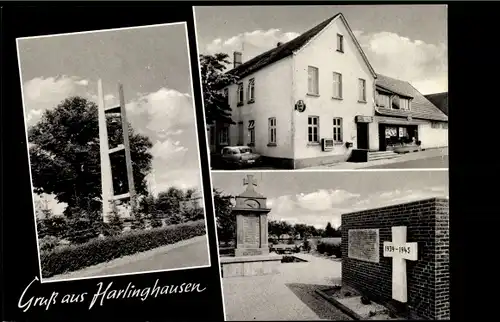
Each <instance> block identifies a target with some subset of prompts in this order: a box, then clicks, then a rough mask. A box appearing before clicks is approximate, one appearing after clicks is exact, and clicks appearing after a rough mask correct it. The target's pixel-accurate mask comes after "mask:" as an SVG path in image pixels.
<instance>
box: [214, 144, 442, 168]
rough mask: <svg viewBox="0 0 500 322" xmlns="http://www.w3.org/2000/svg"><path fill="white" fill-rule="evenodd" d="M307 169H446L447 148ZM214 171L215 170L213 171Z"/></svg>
mask: <svg viewBox="0 0 500 322" xmlns="http://www.w3.org/2000/svg"><path fill="white" fill-rule="evenodd" d="M307 169H317V170H319V169H344V170H353V169H448V148H439V149H429V150H423V151H420V152H413V153H406V154H401V155H399V156H397V157H396V158H391V159H380V160H373V161H369V162H358V163H354V162H341V163H335V164H325V165H320V166H314V167H309V168H307ZM214 170H215V169H214ZM245 170H248V171H252V170H280V169H276V168H272V167H264V166H260V167H251V168H245Z"/></svg>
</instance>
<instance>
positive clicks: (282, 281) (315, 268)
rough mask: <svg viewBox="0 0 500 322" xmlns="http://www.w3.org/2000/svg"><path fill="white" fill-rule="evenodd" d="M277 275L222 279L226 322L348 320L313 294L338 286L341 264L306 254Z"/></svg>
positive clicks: (284, 267)
mask: <svg viewBox="0 0 500 322" xmlns="http://www.w3.org/2000/svg"><path fill="white" fill-rule="evenodd" d="M299 256H300V257H301V258H303V259H306V260H309V262H304V263H283V264H281V266H280V274H277V275H267V276H255V277H229V278H224V279H223V287H224V301H225V310H226V320H233V321H234V320H239V321H248V320H257V321H259V320H261V321H262V320H268V321H272V320H288V321H291V320H350V318H349V317H348V316H346V315H345V314H343V313H342V312H341V311H339V310H338V309H337V308H335V307H334V306H333V305H331V304H330V303H328V302H327V301H325V300H324V299H323V298H321V297H320V296H319V295H317V294H316V293H315V292H314V291H315V290H316V289H318V288H321V287H324V286H327V285H333V284H339V283H340V280H341V274H340V270H341V263H340V261H332V260H328V259H324V258H317V257H314V256H312V255H309V254H300V255H299Z"/></svg>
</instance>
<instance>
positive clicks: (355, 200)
mask: <svg viewBox="0 0 500 322" xmlns="http://www.w3.org/2000/svg"><path fill="white" fill-rule="evenodd" d="M248 174H250V175H253V176H254V179H255V180H256V182H257V186H256V187H255V189H256V191H257V192H259V193H261V194H262V195H264V196H265V197H267V198H268V204H267V206H268V207H269V208H271V212H270V213H269V219H270V220H283V221H287V222H289V223H292V224H295V223H303V224H308V225H314V226H315V227H316V228H325V227H326V224H327V223H328V222H330V223H331V224H332V225H333V226H335V227H338V226H339V225H340V217H341V214H343V213H349V212H353V211H357V210H364V209H372V208H377V207H384V206H388V205H393V204H400V203H405V202H409V201H414V200H421V199H426V198H431V197H448V190H449V183H448V182H449V180H448V171H380V170H375V171H362V170H355V171H349V172H338V171H321V172H318V171H284V172H232V173H230V172H212V184H213V186H214V188H216V189H219V190H221V191H222V192H224V193H226V194H230V195H233V196H234V195H238V194H240V193H242V192H243V191H244V190H245V189H246V188H245V187H244V186H243V179H244V178H245V177H246V176H247V175H248Z"/></svg>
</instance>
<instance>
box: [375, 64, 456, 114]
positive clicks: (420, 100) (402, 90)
mask: <svg viewBox="0 0 500 322" xmlns="http://www.w3.org/2000/svg"><path fill="white" fill-rule="evenodd" d="M375 86H376V87H377V88H379V89H382V90H386V91H387V90H389V91H391V92H394V93H397V94H400V95H401V96H404V97H411V98H412V101H411V109H410V111H407V110H395V109H390V108H384V107H377V108H376V111H377V113H378V114H380V115H385V116H395V117H408V116H411V117H412V118H415V119H423V120H432V121H443V122H447V121H448V116H447V115H446V114H444V113H443V112H442V111H441V110H440V109H439V108H437V107H436V106H435V105H434V104H432V102H431V101H429V100H428V99H427V98H426V97H425V96H424V95H422V94H421V93H420V92H419V91H418V90H417V89H416V88H415V87H413V86H412V85H411V84H410V83H409V82H407V81H402V80H399V79H395V78H392V77H388V76H385V75H381V74H378V77H377V79H376V80H375Z"/></svg>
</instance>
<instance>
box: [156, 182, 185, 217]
mask: <svg viewBox="0 0 500 322" xmlns="http://www.w3.org/2000/svg"><path fill="white" fill-rule="evenodd" d="M184 199H185V193H184V191H183V190H181V189H178V188H176V187H170V188H168V189H167V191H164V192H160V193H159V194H158V198H157V199H156V206H155V207H156V211H158V212H159V214H161V216H162V217H163V218H166V219H167V222H168V223H169V224H172V225H175V224H179V223H181V222H184V217H183V213H182V209H181V202H182V201H184Z"/></svg>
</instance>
